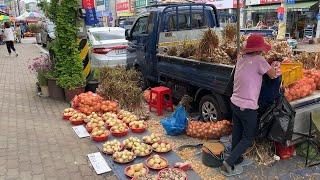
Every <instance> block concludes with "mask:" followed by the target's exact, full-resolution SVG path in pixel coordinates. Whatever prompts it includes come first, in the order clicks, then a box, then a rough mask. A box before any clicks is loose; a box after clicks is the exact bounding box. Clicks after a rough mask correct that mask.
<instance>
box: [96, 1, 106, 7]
mask: <svg viewBox="0 0 320 180" xmlns="http://www.w3.org/2000/svg"><path fill="white" fill-rule="evenodd" d="M96 5H97V6H103V5H104V0H96Z"/></svg>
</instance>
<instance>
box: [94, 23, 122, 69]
mask: <svg viewBox="0 0 320 180" xmlns="http://www.w3.org/2000/svg"><path fill="white" fill-rule="evenodd" d="M88 37H89V41H90V43H91V48H90V52H89V57H90V60H91V67H92V68H96V67H103V66H109V67H115V66H117V65H121V66H127V65H128V62H127V59H128V58H127V47H128V41H127V40H126V39H125V29H123V28H120V27H95V28H89V30H88Z"/></svg>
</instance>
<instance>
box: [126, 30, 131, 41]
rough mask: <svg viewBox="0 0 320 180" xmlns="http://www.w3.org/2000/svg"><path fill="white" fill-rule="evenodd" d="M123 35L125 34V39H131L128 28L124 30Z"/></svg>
mask: <svg viewBox="0 0 320 180" xmlns="http://www.w3.org/2000/svg"><path fill="white" fill-rule="evenodd" d="M125 36H126V39H127V40H130V39H131V35H130V29H126V31H125Z"/></svg>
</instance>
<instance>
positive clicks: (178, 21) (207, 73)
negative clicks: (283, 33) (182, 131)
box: [126, 3, 320, 142]
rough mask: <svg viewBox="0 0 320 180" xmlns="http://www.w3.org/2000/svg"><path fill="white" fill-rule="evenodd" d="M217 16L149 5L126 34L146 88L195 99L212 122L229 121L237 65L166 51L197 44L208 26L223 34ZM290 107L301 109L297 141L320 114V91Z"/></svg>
mask: <svg viewBox="0 0 320 180" xmlns="http://www.w3.org/2000/svg"><path fill="white" fill-rule="evenodd" d="M218 17H219V16H218V14H217V9H216V8H215V7H214V6H211V5H205V4H195V3H193V4H167V5H157V6H150V7H148V8H147V10H146V11H145V12H143V13H142V14H141V15H140V16H138V18H137V19H136V21H135V23H134V24H133V27H132V29H131V30H130V31H127V33H126V36H127V39H128V40H129V47H128V53H129V54H130V55H129V56H128V57H130V58H129V59H128V61H129V60H130V61H131V62H134V65H133V66H134V67H135V68H136V69H138V70H139V71H141V72H142V74H143V80H144V82H145V84H146V85H147V86H153V85H159V84H160V85H165V86H167V87H170V88H171V89H172V90H173V95H174V97H175V98H176V99H180V98H181V97H182V96H183V95H185V94H187V95H189V96H191V97H192V98H193V105H194V106H193V107H194V109H193V110H194V111H197V112H200V113H201V115H202V117H203V118H204V119H206V120H212V121H215V120H220V119H223V118H227V119H230V112H231V111H230V96H231V93H232V86H233V81H232V80H233V78H232V72H233V70H234V66H230V65H224V64H215V63H207V62H201V61H197V60H194V59H191V58H181V57H176V56H169V55H167V53H165V49H166V48H167V47H170V46H176V45H177V44H179V45H180V44H181V43H183V42H184V41H185V40H188V41H189V42H193V41H194V42H197V41H199V39H200V38H201V37H202V35H203V32H204V31H205V30H207V29H208V28H212V29H213V30H215V31H216V32H219V31H220V30H221V28H220V25H219V21H218ZM290 104H291V106H292V107H293V108H294V109H295V111H296V118H295V124H294V132H295V133H296V134H295V135H294V136H293V138H292V142H298V141H299V140H300V139H301V138H302V136H301V134H305V133H307V132H308V130H309V122H310V121H309V120H310V113H311V112H320V91H317V92H315V93H314V94H312V95H311V96H309V97H306V98H303V99H300V100H296V101H294V102H291V103H290ZM299 133H300V135H299Z"/></svg>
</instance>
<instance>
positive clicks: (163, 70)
mask: <svg viewBox="0 0 320 180" xmlns="http://www.w3.org/2000/svg"><path fill="white" fill-rule="evenodd" d="M157 57H158V68H157V69H158V74H159V76H160V77H169V78H170V77H172V78H173V79H177V80H179V81H182V82H187V83H188V84H191V85H194V86H197V87H200V88H205V89H209V90H212V91H214V92H216V93H219V94H225V93H226V88H227V85H228V83H229V80H230V77H231V73H232V70H233V68H234V66H230V65H224V64H215V63H207V62H201V61H197V60H193V59H187V58H181V57H176V56H168V55H165V54H157Z"/></svg>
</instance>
